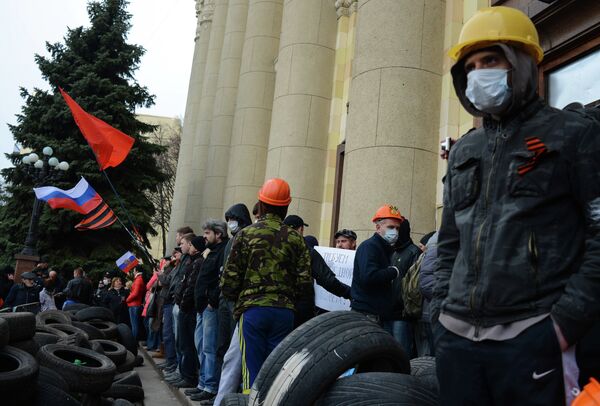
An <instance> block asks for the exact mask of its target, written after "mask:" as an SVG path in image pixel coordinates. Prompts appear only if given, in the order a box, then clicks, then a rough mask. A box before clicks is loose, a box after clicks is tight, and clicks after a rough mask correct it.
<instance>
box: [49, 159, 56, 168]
mask: <svg viewBox="0 0 600 406" xmlns="http://www.w3.org/2000/svg"><path fill="white" fill-rule="evenodd" d="M48 165H50V166H51V167H53V168H54V167H55V166H56V165H58V158H56V157H52V158H50V159H48Z"/></svg>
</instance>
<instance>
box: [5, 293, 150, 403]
mask: <svg viewBox="0 0 600 406" xmlns="http://www.w3.org/2000/svg"><path fill="white" fill-rule="evenodd" d="M142 363H143V358H142V357H141V356H139V355H138V354H137V343H136V341H135V339H134V338H133V335H132V333H131V330H130V328H129V327H128V326H127V325H125V324H118V325H117V324H115V323H114V316H113V314H112V312H111V311H110V310H108V309H105V308H103V307H88V306H86V305H80V304H78V305H71V307H70V308H68V309H66V310H65V311H61V310H50V311H46V312H43V313H39V314H38V315H37V316H36V315H34V314H33V313H0V393H1V394H2V395H1V396H0V400H1V401H0V403H1V404H2V405H3V406H10V405H44V406H54V405H57V406H58V405H61V406H62V405H65V406H70V405H80V404H83V405H102V406H103V405H131V404H132V402H140V404H141V402H143V399H144V390H143V388H142V382H141V380H140V377H139V376H138V374H137V372H135V371H134V370H133V369H134V367H136V366H138V365H141V364H142Z"/></svg>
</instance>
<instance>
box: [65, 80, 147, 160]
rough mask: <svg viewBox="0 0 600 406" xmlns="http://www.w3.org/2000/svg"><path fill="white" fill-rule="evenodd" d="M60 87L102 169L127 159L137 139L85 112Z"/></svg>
mask: <svg viewBox="0 0 600 406" xmlns="http://www.w3.org/2000/svg"><path fill="white" fill-rule="evenodd" d="M59 89H60V93H61V94H62V95H63V97H64V99H65V101H66V102H67V105H68V106H69V108H70V109H71V113H73V118H74V119H75V122H76V123H77V126H78V127H79V129H80V130H81V133H82V134H83V137H84V138H85V139H86V140H87V142H88V144H89V145H90V147H91V148H92V150H93V151H94V154H95V155H96V160H98V165H100V170H105V169H106V168H109V167H111V166H112V167H116V166H119V164H120V163H121V162H123V161H124V160H125V158H126V157H127V154H129V151H130V150H131V146H132V145H133V142H134V141H135V140H134V139H133V138H131V137H130V136H129V135H127V134H125V133H123V132H121V131H119V130H117V129H116V128H114V127H111V126H110V125H108V124H106V123H105V122H104V121H102V120H100V119H99V118H96V117H94V116H93V115H91V114H89V113H87V112H85V111H84V110H83V109H82V108H81V107H80V106H79V105H78V104H77V103H75V100H73V99H72V98H71V96H69V95H68V94H67V93H66V92H65V91H64V90H62V89H61V88H59Z"/></svg>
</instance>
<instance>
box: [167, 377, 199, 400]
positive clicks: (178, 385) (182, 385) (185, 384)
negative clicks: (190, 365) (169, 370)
mask: <svg viewBox="0 0 600 406" xmlns="http://www.w3.org/2000/svg"><path fill="white" fill-rule="evenodd" d="M196 385H197V383H192V382H189V381H186V380H185V379H181V380H179V381H177V382H174V383H172V384H171V386H173V387H174V388H194V387H196ZM193 396H196V395H193Z"/></svg>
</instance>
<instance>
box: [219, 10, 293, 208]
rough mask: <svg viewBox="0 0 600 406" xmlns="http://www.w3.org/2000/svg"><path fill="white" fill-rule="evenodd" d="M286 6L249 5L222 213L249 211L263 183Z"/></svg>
mask: <svg viewBox="0 0 600 406" xmlns="http://www.w3.org/2000/svg"><path fill="white" fill-rule="evenodd" d="M282 9H283V0H250V1H249V2H248V21H247V24H246V36H245V38H244V48H243V52H242V63H241V68H240V78H239V87H238V95H237V104H236V110H235V116H234V121H233V133H232V137H231V149H230V153H229V170H228V173H227V182H226V187H225V196H224V199H223V200H224V204H223V207H229V206H231V205H232V204H234V203H245V204H246V205H247V206H248V208H249V209H250V210H252V206H254V204H255V203H256V201H257V198H256V194H257V192H258V189H259V188H260V186H261V185H262V183H263V182H264V179H265V164H266V157H267V145H268V142H269V128H270V125H271V109H272V106H273V91H274V87H275V69H274V64H275V59H276V58H277V52H278V48H279V36H280V32H281V17H282Z"/></svg>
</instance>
